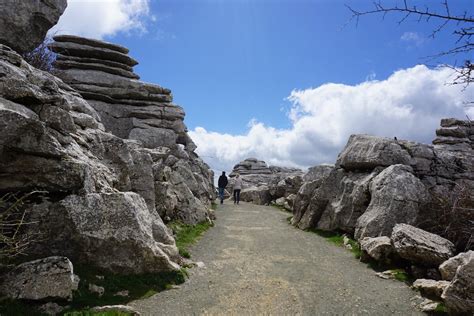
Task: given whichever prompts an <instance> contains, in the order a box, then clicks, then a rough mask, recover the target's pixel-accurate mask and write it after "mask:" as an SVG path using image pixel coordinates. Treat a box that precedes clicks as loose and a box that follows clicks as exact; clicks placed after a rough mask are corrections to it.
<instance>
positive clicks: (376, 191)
mask: <svg viewBox="0 0 474 316" xmlns="http://www.w3.org/2000/svg"><path fill="white" fill-rule="evenodd" d="M370 195H371V200H370V204H369V206H368V207H367V210H366V211H365V212H364V213H363V214H362V216H361V217H359V219H358V220H357V225H356V231H355V237H356V239H362V238H364V237H376V236H389V235H390V234H391V232H392V229H393V227H394V226H395V224H398V223H407V224H411V225H413V224H415V223H416V221H417V219H418V213H419V211H420V208H421V207H423V206H424V205H425V204H426V203H427V202H428V200H429V194H428V190H427V189H426V188H425V186H424V185H423V183H422V182H421V181H420V180H419V179H418V178H417V177H415V176H414V175H413V170H412V168H411V167H409V166H405V165H392V166H390V167H388V168H386V169H385V170H383V171H382V172H381V173H380V174H379V175H378V176H376V177H375V178H374V179H373V181H372V182H371V184H370Z"/></svg>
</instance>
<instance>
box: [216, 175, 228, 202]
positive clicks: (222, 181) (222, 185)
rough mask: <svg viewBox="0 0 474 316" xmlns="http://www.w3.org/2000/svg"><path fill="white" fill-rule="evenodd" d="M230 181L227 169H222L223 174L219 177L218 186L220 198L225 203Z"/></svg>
mask: <svg viewBox="0 0 474 316" xmlns="http://www.w3.org/2000/svg"><path fill="white" fill-rule="evenodd" d="M228 183H229V181H228V180H227V177H226V175H225V171H222V175H221V176H220V177H219V181H218V182H217V186H218V188H219V198H220V199H221V204H224V190H225V187H226V186H227V184H228Z"/></svg>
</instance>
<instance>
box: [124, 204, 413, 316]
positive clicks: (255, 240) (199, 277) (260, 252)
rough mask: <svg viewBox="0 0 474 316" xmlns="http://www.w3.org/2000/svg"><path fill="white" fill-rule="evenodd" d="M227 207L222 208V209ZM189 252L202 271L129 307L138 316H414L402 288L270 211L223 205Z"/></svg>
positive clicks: (284, 215)
mask: <svg viewBox="0 0 474 316" xmlns="http://www.w3.org/2000/svg"><path fill="white" fill-rule="evenodd" d="M227 203H229V202H227ZM216 213H217V216H218V220H217V221H216V226H215V227H214V228H212V229H211V230H210V231H209V232H207V233H206V235H205V236H204V237H203V238H202V239H201V240H200V241H199V242H198V244H197V245H195V246H194V247H193V248H192V249H191V253H192V256H193V259H194V260H195V261H202V262H204V264H205V267H204V268H194V269H192V270H191V276H190V279H189V280H188V281H187V282H186V283H185V284H183V285H182V286H181V287H180V288H179V289H176V290H170V291H165V292H162V293H159V294H157V295H155V296H153V297H151V298H149V299H146V300H142V301H136V302H133V303H132V304H130V305H132V306H133V307H135V308H136V309H137V310H138V311H140V312H141V313H142V315H224V314H225V315H255V314H265V315H389V314H395V315H418V314H421V313H419V312H417V311H416V310H415V309H414V308H413V307H412V304H411V302H410V299H411V298H412V297H413V296H414V295H415V293H414V292H413V291H411V290H410V289H409V288H408V287H407V286H406V285H405V284H403V283H401V282H398V281H392V280H382V279H380V278H378V277H376V276H375V273H374V271H372V270H370V269H369V268H367V267H366V265H364V264H362V263H359V262H358V261H357V260H356V259H354V257H353V255H352V253H350V252H349V251H347V250H345V249H343V248H341V247H337V246H336V245H333V244H331V243H329V242H328V241H326V240H324V239H323V238H322V237H319V236H317V235H315V234H312V233H308V232H304V231H301V230H298V229H295V228H293V227H292V226H290V225H289V224H288V223H287V220H286V219H287V217H288V216H289V214H288V213H284V212H282V211H279V210H277V209H275V208H273V207H265V206H255V205H251V204H241V205H238V206H234V205H233V204H226V205H223V206H220V207H219V208H218V210H217V212H216Z"/></svg>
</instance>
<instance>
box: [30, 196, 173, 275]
mask: <svg viewBox="0 0 474 316" xmlns="http://www.w3.org/2000/svg"><path fill="white" fill-rule="evenodd" d="M34 213H35V214H36V215H37V216H38V221H39V222H40V223H42V224H41V225H40V231H39V233H40V234H41V235H46V236H50V237H49V238H48V240H47V242H46V243H45V244H42V242H41V241H39V242H38V243H37V244H36V247H38V248H39V249H38V252H39V253H41V254H44V253H45V249H47V250H46V251H48V252H49V254H62V255H66V256H67V257H68V258H70V259H72V260H73V261H75V262H90V263H93V264H94V265H96V266H97V265H99V263H98V262H100V267H101V268H105V269H107V270H110V271H115V272H119V273H131V274H133V273H147V272H160V271H170V270H177V269H179V266H178V265H177V264H176V263H174V262H173V261H172V260H173V259H177V257H178V252H177V250H176V247H175V246H174V240H173V238H172V237H171V236H170V234H169V233H168V231H167V228H166V226H165V225H164V224H163V222H162V221H161V218H160V217H159V216H158V215H157V214H156V213H155V212H150V211H149V209H148V208H147V206H146V204H145V201H144V200H143V198H142V197H141V196H140V195H138V194H136V193H132V192H127V193H101V194H99V193H90V194H87V195H86V196H77V195H70V196H68V197H66V198H65V199H63V200H61V201H59V202H57V203H55V204H54V205H47V204H43V205H41V206H39V207H37V209H35V211H34ZM33 252H34V250H33Z"/></svg>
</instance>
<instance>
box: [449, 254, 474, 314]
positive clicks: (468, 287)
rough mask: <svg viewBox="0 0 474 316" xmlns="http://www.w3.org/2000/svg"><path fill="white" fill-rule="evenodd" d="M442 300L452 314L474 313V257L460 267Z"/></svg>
mask: <svg viewBox="0 0 474 316" xmlns="http://www.w3.org/2000/svg"><path fill="white" fill-rule="evenodd" d="M442 298H443V300H444V302H445V304H446V306H447V308H448V310H449V312H450V313H452V314H460V315H472V314H473V313H474V257H473V256H471V257H470V258H469V260H467V262H466V263H465V264H462V265H461V266H459V268H458V270H457V272H456V275H455V277H454V279H453V280H452V282H451V283H450V284H449V286H448V287H447V288H446V289H445V291H444V292H443V295H442Z"/></svg>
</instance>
